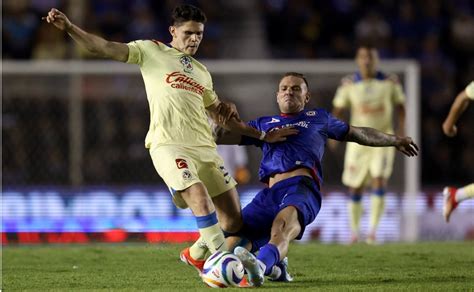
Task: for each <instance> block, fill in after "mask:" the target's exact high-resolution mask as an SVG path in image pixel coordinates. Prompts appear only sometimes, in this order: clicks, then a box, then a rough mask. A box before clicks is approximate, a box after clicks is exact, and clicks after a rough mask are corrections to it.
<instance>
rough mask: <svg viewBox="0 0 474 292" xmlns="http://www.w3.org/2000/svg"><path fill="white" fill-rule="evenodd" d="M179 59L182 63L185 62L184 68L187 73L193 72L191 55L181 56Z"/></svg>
mask: <svg viewBox="0 0 474 292" xmlns="http://www.w3.org/2000/svg"><path fill="white" fill-rule="evenodd" d="M179 61H180V62H181V64H183V70H184V72H186V73H191V72H193V61H192V60H191V58H190V57H189V56H182V57H181V58H179Z"/></svg>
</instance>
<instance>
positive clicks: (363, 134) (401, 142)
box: [345, 126, 419, 156]
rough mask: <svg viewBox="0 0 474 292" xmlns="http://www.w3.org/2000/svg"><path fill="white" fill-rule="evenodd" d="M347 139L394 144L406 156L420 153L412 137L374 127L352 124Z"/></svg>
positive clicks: (366, 143) (361, 143) (373, 144)
mask: <svg viewBox="0 0 474 292" xmlns="http://www.w3.org/2000/svg"><path fill="white" fill-rule="evenodd" d="M345 141H348V142H356V143H358V144H360V145H365V146H372V147H387V146H393V147H395V148H397V150H398V151H400V152H402V153H403V154H405V155H406V156H416V155H418V151H419V150H418V145H416V144H415V142H413V140H412V139H411V138H410V137H400V136H396V135H390V134H386V133H383V132H380V131H378V130H376V129H373V128H367V127H354V126H350V127H349V131H348V132H347V134H346V136H345Z"/></svg>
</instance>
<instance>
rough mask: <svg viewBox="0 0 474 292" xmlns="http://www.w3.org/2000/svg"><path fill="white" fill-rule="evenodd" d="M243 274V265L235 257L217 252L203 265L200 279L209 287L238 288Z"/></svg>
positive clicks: (229, 253)
mask: <svg viewBox="0 0 474 292" xmlns="http://www.w3.org/2000/svg"><path fill="white" fill-rule="evenodd" d="M244 273H245V270H244V265H243V264H242V262H241V261H240V260H239V258H238V257H237V256H236V255H234V254H233V253H231V252H228V251H217V252H215V253H213V254H212V255H211V256H210V257H209V258H208V259H207V260H206V262H205V263H204V269H203V271H202V275H201V277H202V280H203V281H204V283H206V284H207V285H208V286H209V287H212V288H226V287H229V286H239V283H240V282H241V281H242V278H243V277H244Z"/></svg>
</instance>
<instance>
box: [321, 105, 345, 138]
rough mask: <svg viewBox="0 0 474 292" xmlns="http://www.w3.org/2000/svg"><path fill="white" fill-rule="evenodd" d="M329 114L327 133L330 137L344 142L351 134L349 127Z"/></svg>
mask: <svg viewBox="0 0 474 292" xmlns="http://www.w3.org/2000/svg"><path fill="white" fill-rule="evenodd" d="M326 114H327V133H328V137H329V138H331V139H334V140H338V141H342V140H344V138H345V137H346V135H347V132H349V125H348V124H347V123H346V122H344V121H341V120H339V119H336V118H335V117H334V116H333V115H331V114H330V113H328V112H326Z"/></svg>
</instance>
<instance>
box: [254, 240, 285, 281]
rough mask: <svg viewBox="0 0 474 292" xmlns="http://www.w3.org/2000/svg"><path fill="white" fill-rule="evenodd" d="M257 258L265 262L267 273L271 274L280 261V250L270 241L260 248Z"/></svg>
mask: <svg viewBox="0 0 474 292" xmlns="http://www.w3.org/2000/svg"><path fill="white" fill-rule="evenodd" d="M257 259H258V260H260V261H261V262H262V263H264V264H265V275H270V273H271V272H272V268H273V266H274V265H275V264H277V263H278V262H280V252H279V251H278V248H277V247H276V246H275V245H273V244H271V243H268V244H266V245H265V246H263V247H262V248H261V249H260V252H259V253H258V256H257Z"/></svg>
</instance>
